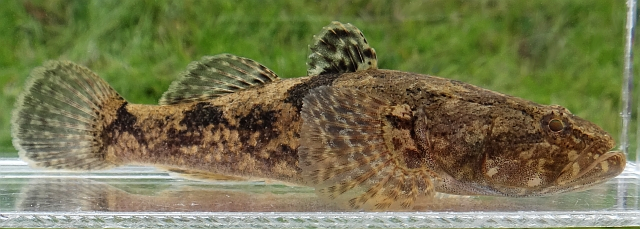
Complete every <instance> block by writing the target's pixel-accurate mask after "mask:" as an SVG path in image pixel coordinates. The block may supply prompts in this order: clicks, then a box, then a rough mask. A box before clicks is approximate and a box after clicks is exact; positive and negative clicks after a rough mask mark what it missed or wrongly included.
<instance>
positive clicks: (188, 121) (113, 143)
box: [12, 22, 626, 210]
mask: <svg viewBox="0 0 640 229" xmlns="http://www.w3.org/2000/svg"><path fill="white" fill-rule="evenodd" d="M314 40H315V43H314V44H313V45H311V46H310V48H311V50H312V54H311V55H310V57H309V62H308V71H309V76H306V77H300V78H294V79H286V80H284V79H279V78H278V77H277V75H275V73H273V72H272V71H271V70H269V69H267V68H266V67H264V66H262V65H260V64H259V63H257V62H255V61H252V60H249V59H246V58H241V57H236V56H233V55H229V54H222V55H218V56H214V57H205V58H203V59H202V60H201V61H199V62H194V63H192V64H190V65H189V67H188V70H187V71H186V72H185V73H184V74H183V77H182V78H181V79H179V80H178V81H176V82H175V83H174V84H172V86H171V87H170V89H169V91H168V92H167V93H165V95H164V96H163V98H162V99H161V105H140V104H130V103H128V102H126V101H125V100H124V99H122V97H120V96H119V95H118V94H117V93H116V92H115V91H114V90H113V89H111V88H110V87H109V85H108V84H107V83H106V82H104V81H103V80H102V79H100V78H99V77H98V76H97V75H95V74H94V73H92V72H91V71H90V70H88V69H87V68H84V67H81V66H78V65H76V64H73V63H71V62H65V61H52V62H48V63H46V64H45V65H44V66H43V67H40V68H37V69H35V70H34V72H33V73H32V77H31V79H30V81H29V82H28V83H27V89H26V91H25V92H24V93H23V95H21V96H20V98H19V100H18V102H17V108H16V110H15V111H14V114H13V117H12V121H13V123H14V126H13V127H12V134H13V137H14V146H16V148H17V149H18V150H19V151H20V155H21V157H22V158H23V159H24V160H26V161H29V162H30V164H31V165H34V166H36V167H46V168H54V169H67V170H95V169H104V168H109V167H113V166H120V165H127V164H142V165H151V166H157V167H161V168H164V169H167V170H168V171H172V172H176V173H180V174H183V175H185V176H187V177H188V178H192V179H204V180H273V181H277V182H284V183H288V184H293V185H309V186H312V187H315V188H316V190H317V192H318V194H319V195H320V196H322V197H324V198H326V199H327V200H328V201H335V202H336V203H347V206H348V207H349V208H353V209H368V210H388V209H411V208H412V207H413V206H414V204H415V203H416V201H419V200H424V199H430V198H433V197H434V196H435V193H436V192H441V193H449V194H460V195H499V196H500V195H502V196H535V195H548V194H556V193H562V192H567V191H575V190H582V189H585V188H588V187H591V186H593V185H596V184H599V183H602V182H604V181H606V180H607V179H610V178H612V177H615V176H616V175H618V174H619V173H620V172H622V170H623V169H624V166H625V164H626V163H625V160H626V159H625V157H624V155H623V154H622V153H621V152H609V150H610V149H611V148H613V146H614V141H613V139H612V138H611V137H610V135H608V134H607V133H606V132H604V131H603V130H602V129H601V128H600V127H598V126H596V125H595V124H592V123H590V122H588V121H586V120H583V119H581V118H579V117H576V116H574V115H573V114H571V113H570V112H569V111H568V110H566V109H565V108H562V107H560V106H556V105H552V106H546V105H539V104H536V103H533V102H530V101H527V100H524V99H520V98H516V97H512V96H508V95H504V94H501V93H497V92H493V91H490V90H486V89H483V88H480V87H476V86H473V85H470V84H466V83H463V82H460V81H455V80H450V79H445V78H440V77H435V76H428V75H422V74H416V73H408V72H401V71H394V70H381V69H377V59H376V53H375V51H374V50H373V49H372V48H371V47H370V46H369V45H368V43H367V41H366V39H365V38H364V36H363V35H362V33H361V32H360V31H359V30H358V29H357V28H355V27H354V26H352V25H350V24H341V23H337V22H334V23H332V24H331V25H330V26H328V27H325V28H324V29H323V31H322V32H321V33H320V34H318V35H317V36H314Z"/></svg>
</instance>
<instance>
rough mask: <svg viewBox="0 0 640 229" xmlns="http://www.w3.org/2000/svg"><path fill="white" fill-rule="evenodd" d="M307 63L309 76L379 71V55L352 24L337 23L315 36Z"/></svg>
mask: <svg viewBox="0 0 640 229" xmlns="http://www.w3.org/2000/svg"><path fill="white" fill-rule="evenodd" d="M313 38H314V42H313V45H310V46H309V49H310V50H311V54H310V55H309V57H308V60H307V75H310V76H317V75H324V74H334V73H345V72H356V71H362V70H367V69H377V68H378V60H377V57H376V52H375V50H374V49H373V48H371V46H369V44H368V42H367V39H366V38H365V37H364V35H363V34H362V32H360V30H359V29H358V28H356V27H355V26H353V25H351V24H348V23H347V24H342V23H340V22H337V21H334V22H332V23H331V24H330V25H328V26H326V27H324V28H323V30H322V32H320V33H319V34H318V35H315V36H313Z"/></svg>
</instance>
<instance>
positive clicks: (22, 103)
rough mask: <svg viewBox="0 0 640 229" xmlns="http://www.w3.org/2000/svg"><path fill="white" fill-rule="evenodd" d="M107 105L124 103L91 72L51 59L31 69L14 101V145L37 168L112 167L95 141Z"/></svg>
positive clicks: (21, 155) (85, 168)
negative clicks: (23, 88) (22, 88)
mask: <svg viewBox="0 0 640 229" xmlns="http://www.w3.org/2000/svg"><path fill="white" fill-rule="evenodd" d="M108 103H124V99H122V97H120V95H118V93H117V92H115V91H114V90H113V89H112V88H111V87H110V86H109V85H108V84H107V83H106V82H105V81H104V80H102V79H100V77H98V76H97V75H95V73H93V72H91V71H90V70H89V69H87V68H84V67H82V66H79V65H76V64H74V63H71V62H67V61H49V62H47V63H45V64H44V65H43V66H42V67H38V68H36V69H34V70H33V71H32V73H31V76H30V78H29V80H28V81H27V84H26V87H25V90H24V92H23V93H22V94H21V95H20V96H19V97H18V99H17V101H16V108H15V109H14V111H13V114H12V121H11V122H12V128H11V134H12V137H13V145H14V146H15V147H16V149H17V150H18V151H19V155H20V157H21V158H22V159H23V160H25V161H27V162H29V164H30V165H32V166H35V167H47V168H54V169H66V170H93V169H104V168H109V167H113V166H115V165H114V164H112V163H110V162H108V161H106V160H105V159H104V155H103V154H104V152H102V147H101V146H102V142H101V141H102V140H101V139H100V138H99V136H101V129H100V125H101V122H102V119H103V118H104V117H105V116H108V115H109V114H108V111H106V110H105V109H106V108H105V106H106V104H108Z"/></svg>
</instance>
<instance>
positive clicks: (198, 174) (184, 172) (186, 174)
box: [162, 168, 249, 182]
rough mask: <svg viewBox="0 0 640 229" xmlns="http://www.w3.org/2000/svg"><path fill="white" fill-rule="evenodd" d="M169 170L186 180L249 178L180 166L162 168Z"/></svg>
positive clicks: (236, 179) (243, 179)
mask: <svg viewBox="0 0 640 229" xmlns="http://www.w3.org/2000/svg"><path fill="white" fill-rule="evenodd" d="M162 169H164V170H167V171H169V172H171V174H172V175H176V176H178V177H182V178H185V179H188V180H197V181H206V182H211V181H247V180H249V179H246V178H243V177H237V176H229V175H223V174H218V173H211V172H207V171H201V170H190V169H181V168H162Z"/></svg>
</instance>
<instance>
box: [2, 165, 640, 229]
mask: <svg viewBox="0 0 640 229" xmlns="http://www.w3.org/2000/svg"><path fill="white" fill-rule="evenodd" d="M626 168H627V169H626V171H625V172H624V173H623V174H621V175H620V176H618V177H617V178H615V179H613V180H611V181H609V182H607V183H605V184H603V185H600V186H597V187H595V188H593V189H590V190H587V191H583V192H578V193H568V194H563V195H556V196H549V197H532V198H504V197H452V196H443V197H441V198H440V199H438V200H436V201H434V202H433V203H424V205H423V206H422V207H423V208H424V210H422V211H414V212H345V211H344V209H343V208H341V207H340V206H336V205H332V204H329V203H327V201H323V200H322V199H319V198H317V197H316V195H315V194H314V191H313V189H311V188H307V187H290V186H285V185H277V184H268V183H262V182H240V183H238V182H236V183H234V182H227V183H212V182H199V181H191V180H185V179H182V178H177V177H173V176H171V175H170V174H167V173H165V172H163V171H159V170H155V169H154V168H150V167H121V168H116V169H112V170H107V171H101V172H94V173H71V172H56V171H47V170H36V169H32V168H29V167H28V166H27V165H26V163H24V162H22V161H20V160H18V159H0V227H65V228H69V227H109V228H158V227H163V228H199V227H207V228H219V227H220V228H247V227H263V228H309V227H313V228H315V227H322V228H362V227H373V228H398V227H446V228H454V227H567V226H633V225H640V210H639V206H638V204H639V190H640V187H639V185H640V173H638V171H635V168H636V166H635V165H634V164H629V165H627V167H626Z"/></svg>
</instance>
